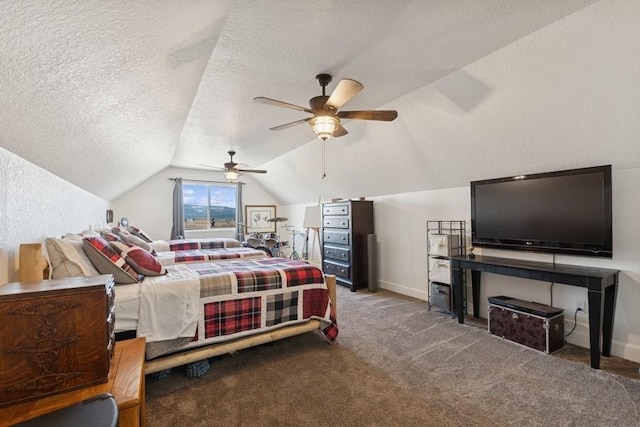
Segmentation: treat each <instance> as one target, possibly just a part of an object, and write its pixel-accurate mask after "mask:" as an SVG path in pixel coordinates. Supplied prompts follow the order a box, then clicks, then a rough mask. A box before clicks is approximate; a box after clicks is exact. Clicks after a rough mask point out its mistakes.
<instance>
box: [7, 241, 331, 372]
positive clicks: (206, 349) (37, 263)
mask: <svg viewBox="0 0 640 427" xmlns="http://www.w3.org/2000/svg"><path fill="white" fill-rule="evenodd" d="M47 268H48V264H47V261H46V259H45V257H44V255H43V252H42V244H41V243H26V244H21V245H20V265H19V279H20V281H26V280H40V279H43V278H44V279H48V274H47V273H46V269H47ZM324 277H325V283H326V285H327V289H328V292H329V299H330V301H331V304H332V306H333V310H334V313H335V315H336V318H337V309H336V276H334V275H330V274H326V275H325V276H324ZM322 329H323V324H322V322H321V321H320V320H314V319H312V320H308V321H306V322H305V323H299V324H296V325H291V326H284V327H282V328H280V329H275V330H271V331H267V332H260V333H257V334H254V335H249V336H246V337H242V338H236V339H234V340H231V341H227V342H221V343H215V344H205V345H203V346H202V347H195V348H193V349H189V350H185V351H182V352H178V353H172V354H168V355H166V356H159V357H157V358H154V359H151V360H147V361H146V362H145V365H144V372H145V374H152V373H155V372H160V371H163V370H166V369H170V368H174V367H176V366H181V365H185V364H187V363H192V362H197V361H199V360H204V359H207V358H210V357H214V356H220V355H223V354H227V353H233V352H235V351H238V350H242V349H245V348H249V347H254V346H257V345H261V344H266V343H270V342H274V341H278V340H281V339H283V338H289V337H292V336H295V335H300V334H304V333H307V332H311V331H315V330H318V331H320V330H322Z"/></svg>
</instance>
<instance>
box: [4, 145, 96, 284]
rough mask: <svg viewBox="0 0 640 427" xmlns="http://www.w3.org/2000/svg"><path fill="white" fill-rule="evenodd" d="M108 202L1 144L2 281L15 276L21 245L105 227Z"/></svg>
mask: <svg viewBox="0 0 640 427" xmlns="http://www.w3.org/2000/svg"><path fill="white" fill-rule="evenodd" d="M108 208H109V202H108V201H107V200H104V199H101V198H99V197H96V196H94V195H92V194H91V193H89V192H87V191H85V190H83V189H81V188H78V187H76V186H75V185H73V184H70V183H69V182H67V181H65V180H63V179H62V178H59V177H58V176H56V175H53V174H52V173H50V172H47V171H46V170H44V169H42V168H40V167H38V166H36V165H34V164H33V163H30V162H28V161H26V160H24V159H22V158H21V157H18V156H16V155H15V154H13V153H11V152H9V151H7V150H5V149H4V148H0V284H3V283H7V282H11V281H15V280H17V260H18V249H19V246H20V244H21V243H37V242H43V241H44V239H45V238H46V237H51V236H60V235H63V234H64V233H66V232H69V231H71V232H78V231H82V230H87V229H95V228H99V227H102V226H104V225H105V221H106V210H107V209H108Z"/></svg>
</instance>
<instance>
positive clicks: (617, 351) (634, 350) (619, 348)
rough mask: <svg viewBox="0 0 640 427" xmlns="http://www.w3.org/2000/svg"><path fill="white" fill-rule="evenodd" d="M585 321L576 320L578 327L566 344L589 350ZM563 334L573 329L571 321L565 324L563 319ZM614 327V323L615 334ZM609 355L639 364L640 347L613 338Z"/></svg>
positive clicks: (587, 326) (587, 330)
mask: <svg viewBox="0 0 640 427" xmlns="http://www.w3.org/2000/svg"><path fill="white" fill-rule="evenodd" d="M586 322H587V319H585V320H584V323H583V322H582V321H580V319H578V326H577V327H576V329H575V331H573V333H572V334H571V335H570V336H568V337H567V342H568V343H569V344H573V345H577V346H578V347H582V348H589V324H588V323H586ZM564 327H565V334H566V333H568V332H569V331H570V330H571V328H573V319H570V320H569V321H568V322H567V319H566V317H565V325H564ZM615 329H616V325H615V322H614V324H613V330H614V332H615ZM611 355H612V356H616V357H620V358H622V359H625V360H630V361H632V362H636V363H640V346H638V345H634V344H629V343H626V342H622V341H618V340H616V339H615V338H614V339H613V342H612V343H611Z"/></svg>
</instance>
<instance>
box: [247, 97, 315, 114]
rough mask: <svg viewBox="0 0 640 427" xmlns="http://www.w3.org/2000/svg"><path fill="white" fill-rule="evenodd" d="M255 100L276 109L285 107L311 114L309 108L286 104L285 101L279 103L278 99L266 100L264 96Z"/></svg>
mask: <svg viewBox="0 0 640 427" xmlns="http://www.w3.org/2000/svg"><path fill="white" fill-rule="evenodd" d="M253 100H254V101H255V102H259V103H260V104H267V105H273V106H274V107H284V108H290V109H291V110H298V111H304V112H306V113H311V110H309V109H308V108H305V107H301V106H299V105H295V104H289V103H288V102H284V101H278V100H276V99H271V98H265V97H264V96H258V97H255V98H253Z"/></svg>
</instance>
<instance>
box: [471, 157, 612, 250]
mask: <svg viewBox="0 0 640 427" xmlns="http://www.w3.org/2000/svg"><path fill="white" fill-rule="evenodd" d="M471 242H472V245H473V246H480V247H491V248H498V249H509V250H511V249H515V250H526V251H541V252H550V253H564V254H572V255H581V256H597V257H607V258H611V257H612V256H613V238H612V219H611V165H607V166H596V167H590V168H582V169H571V170H565V171H557V172H547V173H538V174H534V175H521V176H515V177H508V178H498V179H489V180H484V181H473V182H471Z"/></svg>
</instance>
